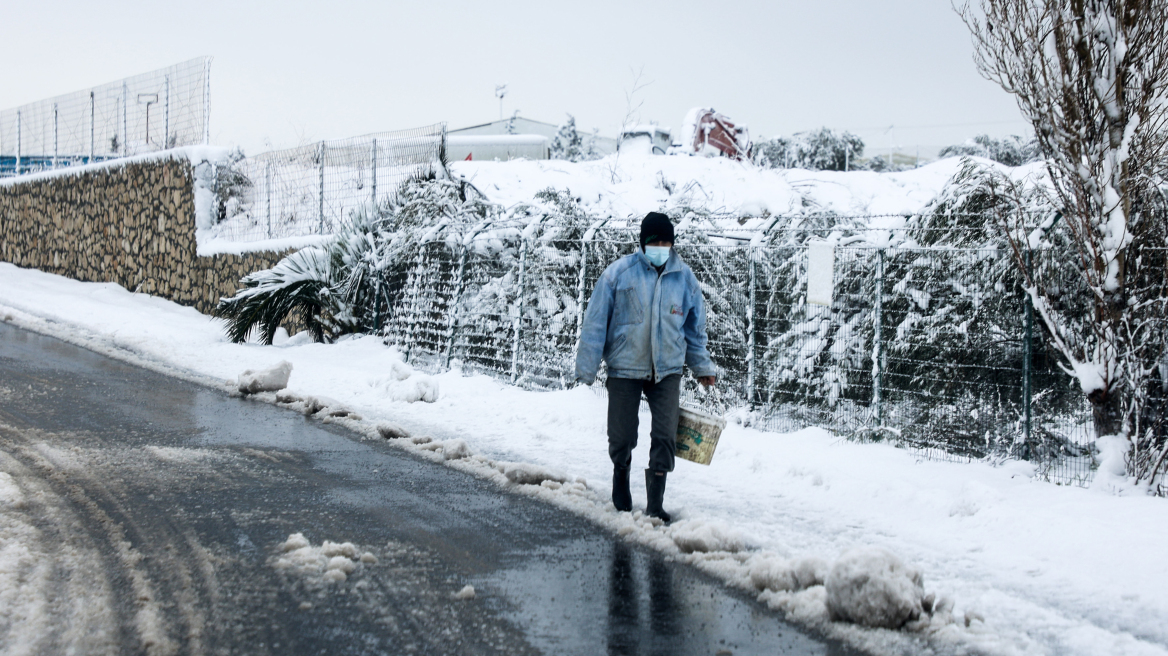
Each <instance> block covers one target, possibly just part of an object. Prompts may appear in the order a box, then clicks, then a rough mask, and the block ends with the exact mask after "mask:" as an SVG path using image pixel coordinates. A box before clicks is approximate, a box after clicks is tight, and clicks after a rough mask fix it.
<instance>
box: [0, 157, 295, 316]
mask: <svg viewBox="0 0 1168 656" xmlns="http://www.w3.org/2000/svg"><path fill="white" fill-rule="evenodd" d="M285 254H286V253H273V252H259V253H248V254H245V255H215V256H211V257H199V256H198V255H197V254H196V242H195V199H194V167H193V166H192V165H191V163H190V160H189V159H187V158H185V157H173V158H171V157H164V158H160V159H154V160H149V161H138V162H129V163H124V164H116V163H115V164H110V165H108V166H104V167H101V168H98V169H90V170H86V171H83V172H79V173H76V174H73V175H58V176H53V177H42V178H35V179H32V180H29V181H25V182H13V183H10V184H0V260H3V261H5V262H11V263H13V264H15V265H17V266H21V267H26V268H34V269H40V270H41V271H48V272H50V273H56V274H60V275H62V276H66V277H69V278H73V279H74V280H82V281H86V282H116V283H118V284H119V285H121V286H123V287H125V288H126V289H129V290H131V291H137V292H145V293H147V294H153V295H155V296H161V297H163V298H168V299H170V300H172V301H175V302H177V303H180V304H182V305H188V306H191V307H194V308H195V309H197V310H198V311H199V312H203V313H204V314H210V313H211V312H212V311H213V310H214V308H215V305H216V304H217V303H218V302H219V298H220V297H222V296H231V295H232V294H234V293H235V291H236V290H237V289H238V288H239V286H240V285H239V279H240V278H242V277H243V276H245V275H247V274H248V273H251V272H253V271H258V270H260V269H266V268H269V267H271V266H272V265H274V264H275V263H276V262H278V261H279V260H280V258H281V257H283V256H284V255H285Z"/></svg>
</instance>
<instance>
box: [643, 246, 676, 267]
mask: <svg viewBox="0 0 1168 656" xmlns="http://www.w3.org/2000/svg"><path fill="white" fill-rule="evenodd" d="M669 248H670V247H669V246H646V247H645V257H647V258H649V261H650V262H652V263H653V266H661V265H662V264H665V263H666V262H668V261H669Z"/></svg>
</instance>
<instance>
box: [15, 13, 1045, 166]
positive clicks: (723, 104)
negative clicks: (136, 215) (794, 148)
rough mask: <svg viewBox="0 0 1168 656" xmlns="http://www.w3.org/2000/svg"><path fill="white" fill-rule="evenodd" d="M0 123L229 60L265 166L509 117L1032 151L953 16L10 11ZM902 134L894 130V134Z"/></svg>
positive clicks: (225, 102) (909, 146)
mask: <svg viewBox="0 0 1168 656" xmlns="http://www.w3.org/2000/svg"><path fill="white" fill-rule="evenodd" d="M0 15H2V16H3V19H2V20H0V44H2V45H0V47H2V49H3V52H4V53H5V56H4V59H5V60H6V62H7V63H6V64H5V65H4V66H3V67H0V108H9V107H14V106H17V105H21V104H24V103H27V102H31V101H35V100H39V99H41V98H46V97H50V96H54V95H57V94H61V93H65V92H69V91H74V90H78V89H83V88H86V87H89V86H93V85H95V84H100V83H104V82H109V81H113V80H116V79H119V78H122V77H126V76H129V75H133V74H136V73H141V72H145V71H148V70H151V69H155V68H161V67H163V66H168V65H170V64H174V63H177V62H180V61H183V60H186V59H189V58H192V57H196V56H200V55H212V56H214V58H215V60H214V63H213V64H212V69H211V71H212V72H211V76H212V87H211V88H212V110H211V135H212V141H213V142H215V143H218V144H223V145H232V144H235V145H240V146H243V147H244V148H245V149H246V150H247V151H248V152H249V153H252V154H254V153H256V152H259V151H261V150H264V149H267V148H270V147H277V148H279V147H285V146H292V145H296V144H298V143H301V142H307V141H312V140H317V139H332V138H340V137H347V136H355V135H359V134H364V133H368V132H375V131H380V130H392V129H398V128H407V127H414V126H417V125H424V124H429V123H434V122H438V121H446V122H447V123H448V124H449V126H450V127H451V128H458V127H464V126H467V125H473V124H477V123H482V122H486V121H490V120H494V119H497V118H498V117H499V102H498V100H497V99H496V98H495V95H494V91H495V85H497V84H506V85H507V88H508V91H509V95H508V96H507V97H506V98H505V99H504V104H503V109H504V111H505V113H506V114H508V115H510V114H511V113H512V112H513V111H515V110H519V111H520V113H521V115H523V116H526V117H529V118H533V119H537V120H543V121H547V122H551V123H559V122H561V121H562V120H563V119H564V118H565V114H566V113H569V112H570V113H572V114H574V115H575V116H576V119H577V124H578V125H579V126H580V127H581V128H585V129H590V128H593V127H597V128H600V131H601V133H602V134H608V135H613V136H615V133H616V132H617V130H618V128H619V126H620V124H621V122H622V121H623V120H624V118H625V116H626V113H627V109H628V107H627V103H626V94H627V93H628V92H629V91H631V89H632V86H633V80H634V74H633V71H637V70H640V71H642V72H643V77H642V82H644V83H647V86H645V87H644V88H643V89H642V90H641V91H640V92H638V93H637V94H636V96H635V98H634V99H633V103H634V104H638V103H643V104H641V107H640V110H639V112H638V113H639V116H635V117H634V118H635V119H639V120H640V121H642V122H650V121H656V122H658V123H660V124H662V125H665V126H669V127H672V128H674V129H676V128H678V127H680V123H681V120H682V117H683V116H684V115H685V112H686V110H688V109H689V108H690V107H694V106H709V107H714V108H715V109H717V110H718V111H720V112H723V113H725V114H727V115H729V116H730V117H731V118H732V119H734V120H736V121H739V122H741V123H743V124H745V125H747V126H748V127H749V128H750V130H751V133H752V134H753V135H754V136H755V137H756V138H757V137H758V136H760V135H765V136H772V135H777V134H789V133H792V132H796V131H799V130H805V129H809V128H815V127H819V126H824V125H826V126H828V127H832V128H840V129H848V130H851V131H853V132H856V133H857V134H859V135H860V136H862V137H863V138H864V140H865V142H866V143H867V144H868V147H869V152H873V151H876V150H886V149H887V148H888V145H889V143H890V142H891V141H892V140H893V139H895V143H896V146H897V149H898V150H902V151H903V152H908V153H911V152H912V150H913V148H914V147H916V145H918V144H919V145H922V146H942V145H945V144H949V143H955V142H959V141H962V140H964V139H965V138H967V137H969V136H972V135H974V134H978V133H982V132H986V133H990V134H992V135H999V136H1000V135H1005V134H1028V133H1029V128H1028V126H1027V124H1026V123H1025V122H1023V121H1022V120H1021V117H1020V115H1019V113H1018V110H1017V107H1016V105H1015V103H1014V100H1013V98H1012V97H1010V96H1009V95H1007V94H1006V93H1004V92H1003V91H1001V89H999V88H998V87H997V86H996V85H994V84H992V83H990V82H987V81H985V80H984V79H982V78H981V77H980V76H978V74H977V72H976V70H975V69H974V66H973V62H972V57H971V54H972V47H971V45H970V39H969V35H968V32H967V30H966V28H965V26H964V24H963V23H962V22H961V20H960V19H959V18H958V17H957V15H956V14H955V13H954V12H953V10H952V9H951V8H950V5H949V2H948V0H896V1H895V2H887V1H884V2H880V1H874V0H818V1H817V2H808V1H806V0H797V1H795V0H761V1H754V2H750V1H745V0H742V1H734V0H720V1H719V2H690V1H682V0H673V1H671V2H656V1H653V2H649V1H638V0H631V1H629V0H626V1H625V2H609V1H607V0H590V1H588V2H580V3H574V4H569V3H556V2H549V1H547V0H543V1H541V2H534V1H522V2H488V1H484V0H479V1H474V0H467V1H443V0H426V1H424V2H422V1H418V2H355V1H347V0H333V1H331V2H327V3H324V2H319V3H317V2H301V1H287V0H285V1H283V2H244V1H241V0H232V1H230V2H227V1H220V0H199V1H197V2H184V3H159V2H115V1H106V2H93V1H92V0H89V1H86V2H53V1H49V0H41V1H38V2H24V1H13V2H9V3H6V6H5V8H4V9H3V11H2V12H0ZM888 126H895V129H894V130H893V131H892V132H891V134H890V133H889V132H888V131H887V128H888Z"/></svg>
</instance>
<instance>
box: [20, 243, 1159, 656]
mask: <svg viewBox="0 0 1168 656" xmlns="http://www.w3.org/2000/svg"><path fill="white" fill-rule="evenodd" d="M0 323H7V324H8V325H10V326H19V327H23V328H27V329H29V330H33V331H36V332H38V333H41V334H44V335H50V336H56V337H59V338H60V339H62V340H64V341H66V342H69V343H71V344H77V345H81V346H84V347H85V348H88V349H91V350H92V351H94V352H97V353H103V354H106V355H109V356H111V357H113V358H115V359H117V360H119V361H124V362H129V363H133V364H138V365H141V366H143V367H146V368H148V369H150V370H152V371H156V372H161V373H164V374H167V375H171V376H175V377H178V378H182V379H185V380H191V381H194V382H199V383H202V384H203V385H204V387H202V388H199V389H203V390H204V392H205V393H211V390H214V389H219V390H226V389H227V385H228V381H233V380H235V379H236V377H237V376H239V374H240V373H241V372H242V371H243V370H245V369H267V368H269V367H272V366H273V365H275V364H277V363H278V362H280V361H282V360H286V361H288V362H290V363H292V365H293V367H294V368H293V371H292V375H291V380H290V381H289V391H290V392H292V393H295V394H296V395H298V396H300V397H302V398H308V397H314V398H316V399H317V400H320V399H322V398H323V397H325V396H327V397H331V398H332V399H337V401H335V402H330V403H334V404H342V405H344V406H347V407H349V408H352V409H353V410H354V411H356V412H358V413H360V414H361V415H362V416H363V417H364V419H363V420H362V421H360V422H357V421H350V420H349V419H336V421H337V422H339V423H342V424H344V425H346V426H348V427H349V428H352V429H353V430H355V431H357V433H360V434H362V435H364V436H365V439H366V440H367V442H365V444H370V445H380V446H385V440H383V439H382V438H381V437H377V436H376V435H377V433H378V431H377V430H376V429H375V427H377V426H378V425H379V424H380V423H381V422H385V421H392V422H393V423H396V424H400V425H402V426H404V428H406V429H409V430H410V432H411V433H412V434H413V435H414V437H413V438H411V439H398V440H393V441H392V442H391V443H392V444H394V445H395V446H400V447H402V448H401V450H403V451H405V450H408V451H410V452H411V453H413V454H415V455H416V456H417V457H419V458H421V459H425V460H431V461H435V462H445V463H446V464H447V465H448V466H449V467H451V468H453V469H456V470H459V471H462V472H467V473H472V474H474V475H476V476H478V477H480V478H485V479H487V480H490V481H495V482H497V483H499V484H500V485H502V486H504V487H507V488H510V489H511V490H513V491H515V492H517V493H519V494H521V495H523V496H531V497H538V498H540V499H543V500H546V501H548V502H549V503H550V504H552V505H553V506H556V507H558V508H561V509H564V510H565V511H566V512H569V513H575V514H577V515H580V516H584V517H587V518H589V519H590V520H591V521H593V522H594V523H596V524H598V525H602V526H606V527H608V528H609V529H610V530H611V531H612V532H615V533H618V534H620V535H622V536H624V537H625V538H626V540H627V541H628V542H629V543H633V544H640V545H644V546H648V547H651V548H652V549H653V551H654V552H655V553H659V554H662V555H664V556H666V557H669V558H674V559H675V560H680V561H685V562H687V563H690V564H693V565H695V566H697V567H698V568H700V569H701V570H702V571H704V572H706V573H710V574H712V575H714V576H716V577H717V578H718V579H720V580H722V581H724V582H725V583H727V584H728V585H729V586H731V587H734V588H737V589H741V590H745V591H747V592H748V593H750V594H752V595H757V598H758V599H760V600H762V601H763V602H765V603H766V604H767V605H768V606H769V607H770V608H773V609H780V610H781V611H782V612H784V613H786V614H787V617H788V618H790V619H793V620H794V621H796V622H798V623H799V624H800V626H808V627H813V628H814V629H815V630H816V631H820V632H822V633H823V634H825V635H829V636H832V637H838V638H840V639H843V640H847V641H848V643H849V644H852V645H855V646H858V647H860V648H862V649H864V650H865V651H868V652H871V653H875V654H895V655H899V654H904V653H915V652H920V651H922V646H923V647H924V648H927V649H932V650H933V651H934V652H935V653H938V654H991V655H995V656H996V655H1000V656H1015V655H1020V654H1026V655H1030V654H1039V655H1047V656H1098V655H1100V654H1125V655H1131V656H1165V655H1168V559H1166V558H1164V545H1165V544H1168V503H1165V502H1164V500H1163V499H1156V498H1150V497H1145V496H1142V495H1132V494H1129V493H1126V494H1116V493H1115V491H1109V490H1106V489H1090V490H1087V489H1081V488H1066V487H1058V486H1055V485H1050V484H1047V483H1042V482H1037V481H1034V480H1032V474H1033V469H1032V468H1031V467H1030V466H1028V465H1027V464H1026V463H1020V462H1007V463H1002V464H1000V465H996V466H995V465H991V464H989V463H968V464H967V463H947V462H930V461H922V460H919V459H917V458H916V457H915V456H914V455H913V454H911V453H908V452H906V451H904V450H902V449H897V448H894V447H892V446H890V445H887V444H863V443H857V442H850V441H848V440H845V439H843V438H840V437H837V436H834V435H831V434H830V433H828V432H826V431H823V430H819V429H815V428H808V429H805V430H801V431H797V432H793V433H786V434H781V433H772V432H765V431H761V430H757V429H756V428H752V427H750V426H749V425H746V423H745V422H744V424H742V425H739V424H737V423H731V424H730V425H729V426H727V428H726V431H725V432H724V433H723V436H722V440H721V442H720V443H719V446H718V454H717V456H716V457H715V459H714V463H713V465H711V466H710V467H702V466H698V465H693V464H692V463H687V462H679V463H678V468H677V472H676V473H675V474H674V476H672V477H671V478H670V487H669V492H668V494H667V500H669V499H672V501H670V502H669V505H667V508H668V509H669V510H670V511H671V512H673V513H674V518H675V521H674V522H673V524H672V525H671V526H669V527H660V526H654V525H652V523H650V522H648V521H646V520H645V519H644V518H642V517H639V513H638V512H636V509H637V508H639V507H642V506H641V504H643V502H644V496H643V484H640V483H639V482H638V481H637V480H636V477H634V481H633V486H634V512H633V513H631V514H630V513H617V512H616V511H615V510H614V509H613V508H612V505H611V503H609V501H608V492H609V490H608V478H609V477H610V476H611V472H612V469H611V467H612V465H611V463H610V462H609V461H608V455H607V453H606V450H605V447H604V444H605V437H604V431H605V428H604V417H605V409H604V408H605V402H604V399H603V398H601V397H599V396H597V395H596V394H593V393H592V391H591V390H589V389H586V388H581V387H578V388H576V389H572V390H566V391H557V392H531V391H525V390H522V389H518V388H516V387H512V386H509V385H505V384H503V383H501V382H499V381H498V380H495V379H492V378H489V377H486V376H481V375H473V374H470V373H468V372H465V371H460V370H458V369H457V368H455V369H453V370H451V371H447V372H444V373H441V374H437V375H434V376H425V375H424V374H421V373H418V372H411V369H410V367H409V366H408V365H406V364H405V363H403V362H402V361H401V358H400V356H399V355H398V354H397V353H396V352H395V351H394V349H393V348H389V347H386V346H385V345H384V344H383V343H382V342H381V340H379V339H377V338H375V337H361V338H352V339H345V340H342V341H339V342H337V343H336V344H312V343H310V341H306V340H305V339H304V337H305V336H304V335H299V336H293V337H292V338H291V339H288V340H287V341H283V340H281V342H282V343H278V344H277V345H274V346H262V345H259V344H254V343H249V344H232V343H230V342H228V340H227V339H226V337H225V336H224V332H223V325H222V323H221V322H220V321H218V320H214V319H211V318H209V317H207V316H205V315H202V314H199V313H198V312H196V311H195V310H193V309H191V308H186V307H181V306H179V305H176V304H174V303H171V302H168V301H165V300H163V299H160V298H156V297H152V296H148V295H145V294H133V293H131V292H128V291H127V290H125V289H123V288H121V287H119V286H117V285H111V284H99V283H83V282H77V281H73V280H68V279H66V278H62V277H60V276H55V275H51V274H47V273H43V272H40V271H35V270H28V269H20V268H18V267H15V266H12V265H11V264H6V263H0ZM433 391H439V392H440V393H439V394H438V399H437V401H435V402H433V403H423V402H416V401H417V400H418V399H419V398H421V397H422V396H424V395H425V394H426V393H430V392H433ZM257 396H258V397H263V398H265V399H267V400H268V401H272V402H274V401H276V398H275V396H274V395H272V394H268V393H264V394H258V395H257ZM256 405H258V404H256ZM306 405H307V404H305V403H303V402H296V403H292V404H290V407H293V408H296V407H300V408H305V409H306V410H307V408H306V407H305V406H306ZM0 407H5V402H4V401H3V400H0ZM327 414H331V411H328V410H327V409H326V410H321V411H320V412H319V413H318V415H317V416H318V417H319V416H323V415H327ZM330 421H332V420H330ZM641 425H642V431H643V432H644V431H645V430H647V426H648V421H647V417H644V418H643V420H642V422H641ZM354 435H356V433H355V434H354ZM426 436H430V437H433V438H435V439H433V440H429V441H425V440H424V438H425V437H426ZM120 439H124V438H120ZM423 442H424V443H423ZM648 442H649V440H648V439H647V437H643V439H642V441H641V446H640V447H639V448H638V452H637V453H636V454H634V458H635V460H636V461H637V462H645V461H646V458H647V450H648ZM378 448H380V447H378ZM262 462H263V461H262V460H257V461H256V463H257V464H262ZM214 467H220V466H219V465H215V466H214ZM435 476H439V474H435ZM582 479H586V480H587V483H586V484H585V483H584V482H583V481H582ZM6 483H7V481H4V480H0V509H3V508H6V507H7V506H4V505H3V504H4V503H5V502H4V501H3V499H6V498H7V497H6V496H5V495H6V494H8V492H7V490H10V489H15V488H11V487H10V486H8V485H6ZM309 524H311V525H315V520H313V522H310V523H309ZM286 529H287V531H286V532H285V533H283V534H282V535H279V536H276V537H279V538H280V539H281V540H286V539H287V537H288V535H290V534H292V533H293V532H303V533H304V535H305V537H306V538H309V539H310V540H311V543H312V544H311V545H310V546H309V547H304V548H306V549H315V550H316V551H315V552H313V551H308V552H304V551H301V550H300V549H298V548H297V549H290V550H289V552H288V553H289V554H293V556H290V557H289V560H291V561H296V562H301V561H306V560H311V558H309V557H310V556H318V557H319V558H324V550H323V545H322V540H326V539H327V540H335V541H338V542H340V541H342V540H349V541H355V540H356V538H354V537H350V536H345V535H337V534H333V533H332V532H331V531H315V532H314V531H313V530H309V527H308V526H302V525H300V524H297V525H296V526H293V525H289V526H287V527H286ZM251 539H252V540H253V542H254V538H251ZM273 539H274V538H273ZM6 544H7V543H6ZM256 544H257V545H258V544H259V543H256ZM863 546H875V547H879V548H883V549H887V550H889V551H891V552H892V553H894V554H896V555H898V556H900V557H901V558H902V559H903V560H904V561H905V562H906V563H907V564H909V565H910V566H912V567H915V568H916V569H918V570H919V571H920V572H921V573H922V574H923V575H924V584H925V589H926V591H928V592H930V593H932V592H935V593H937V595H938V599H942V598H945V599H948V600H952V601H953V603H954V607H953V610H952V614H951V619H952V620H953V621H952V622H951V623H950V622H945V621H940V622H936V621H934V622H931V623H930V625H929V626H926V627H923V628H920V629H918V630H912V631H888V630H884V629H862V628H858V627H856V626H854V625H849V624H845V623H841V622H832V621H830V617H829V615H828V611H827V607H826V604H825V600H826V596H825V587H824V586H823V585H811V586H810V587H805V586H804V585H803V583H802V579H801V578H800V577H799V576H796V575H797V574H799V573H800V572H801V571H803V569H804V566H805V565H814V564H816V563H819V565H822V566H823V567H831V566H832V564H833V563H834V564H839V563H840V562H841V560H840V559H841V558H842V557H843V556H844V555H845V554H847V553H848V552H849V551H851V550H852V549H854V548H856V547H863ZM336 549H337V547H335V545H334V546H331V547H329V549H328V552H329V553H335V552H336ZM297 554H298V555H297ZM356 555H357V556H360V555H361V554H360V553H357V554H356ZM335 557H338V556H337V555H334V556H329V558H335ZM264 562H266V561H264ZM318 564H319V563H318ZM337 566H344V564H343V563H339V562H338V563H337ZM321 567H322V568H323V567H327V563H326V564H325V565H321ZM333 571H334V572H335V571H336V570H335V569H334V570H333ZM359 571H361V570H360V568H358V570H357V572H359ZM582 571H583V570H582ZM321 576H323V574H322V575H321ZM329 576H334V577H335V576H336V574H330V575H329ZM606 580H607V579H606ZM471 583H473V581H471ZM10 587H11V586H7V585H6V584H4V583H0V595H2V594H3V592H2V591H3V590H6V589H9V588H10ZM581 589H582V590H583V588H581ZM640 589H641V590H645V589H646V588H645V587H644V586H642V588H640ZM581 594H583V592H581ZM548 596H549V597H550V596H555V597H556V599H557V601H559V600H561V596H560V594H559V593H551V592H549V593H548ZM6 603H8V602H7V601H5V598H2V597H0V604H6ZM548 603H550V601H548ZM537 606H538V604H537ZM641 612H642V614H641V615H640V616H641V617H646V615H645V614H644V613H645V612H647V611H645V609H644V608H642V611H641ZM942 615H944V614H942ZM4 617H5V616H4V615H3V614H2V613H0V621H6V620H4V619H3V618H4ZM933 619H938V618H936V617H934V618H933ZM940 619H942V620H944V617H941V618H940ZM963 620H971V621H970V623H969V624H968V625H967V624H966V623H965V622H964V621H963ZM580 624H581V625H586V624H587V622H586V621H581V622H580ZM592 625H595V623H593V624H592Z"/></svg>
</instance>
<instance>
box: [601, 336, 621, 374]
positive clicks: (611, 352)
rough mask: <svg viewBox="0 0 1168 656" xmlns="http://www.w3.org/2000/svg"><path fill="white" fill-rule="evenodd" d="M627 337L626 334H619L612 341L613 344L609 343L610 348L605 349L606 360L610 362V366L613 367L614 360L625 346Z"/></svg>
mask: <svg viewBox="0 0 1168 656" xmlns="http://www.w3.org/2000/svg"><path fill="white" fill-rule="evenodd" d="M626 337H627V336H626V335H620V336H618V337H617V338H616V339H614V340H613V341H612V343H611V344H609V345H608V348H607V349H605V350H604V360H605V361H606V362H608V366H609V367H612V361H613V359H614V358H615V356H616V355H617V353H619V352H620V350H621V349H622V348H624V345H625V339H626Z"/></svg>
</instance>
